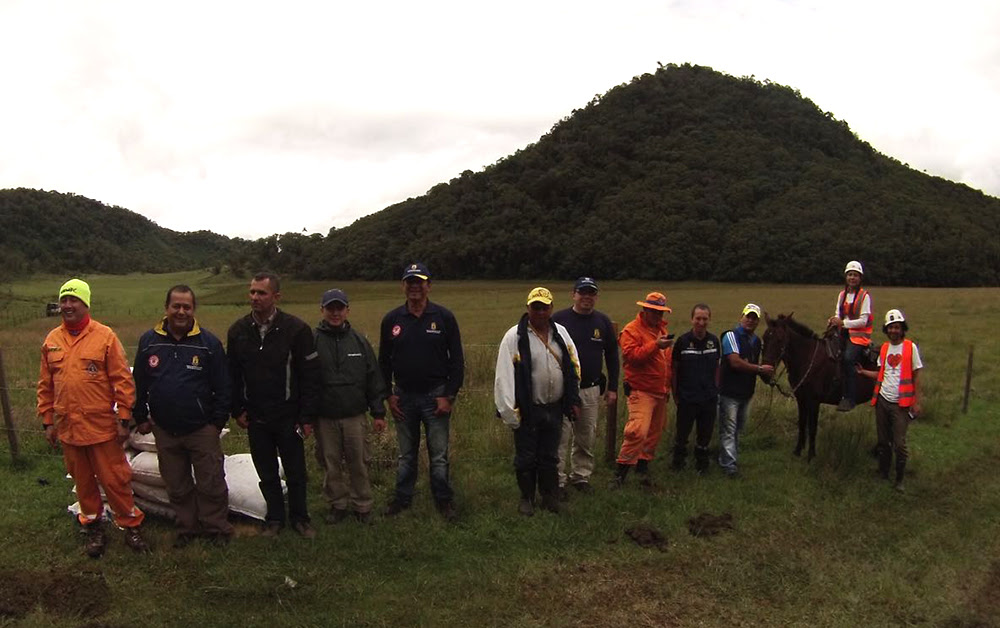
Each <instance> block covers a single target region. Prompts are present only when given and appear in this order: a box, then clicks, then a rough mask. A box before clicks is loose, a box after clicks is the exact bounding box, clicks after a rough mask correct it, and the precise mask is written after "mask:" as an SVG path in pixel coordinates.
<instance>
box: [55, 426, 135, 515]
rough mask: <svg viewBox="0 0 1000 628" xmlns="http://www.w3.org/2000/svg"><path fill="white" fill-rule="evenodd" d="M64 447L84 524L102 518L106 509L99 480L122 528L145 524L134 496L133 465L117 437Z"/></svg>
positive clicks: (66, 461)
mask: <svg viewBox="0 0 1000 628" xmlns="http://www.w3.org/2000/svg"><path fill="white" fill-rule="evenodd" d="M62 450H63V461H65V463H66V470H67V471H69V474H70V475H72V476H73V482H74V483H76V498H77V499H78V500H79V501H80V515H79V517H78V519H79V521H80V523H81V524H82V525H87V524H90V523H93V522H94V520H95V519H99V518H100V517H101V514H102V512H103V510H104V502H103V500H102V499H101V489H100V488H99V487H98V483H100V486H102V487H104V494H105V495H107V497H108V505H110V506H111V510H113V511H114V513H115V523H116V524H118V526H119V527H122V528H134V527H137V526H139V525H140V524H141V523H142V520H143V518H144V516H145V515H143V513H142V511H141V510H139V509H138V508H136V506H135V501H134V497H133V495H132V467H130V466H129V464H128V461H127V460H126V459H125V451H124V450H123V449H122V446H121V444H120V443H119V442H118V441H117V440H114V439H112V440H109V441H105V442H103V443H96V444H94V445H80V446H77V445H69V444H66V443H63V444H62Z"/></svg>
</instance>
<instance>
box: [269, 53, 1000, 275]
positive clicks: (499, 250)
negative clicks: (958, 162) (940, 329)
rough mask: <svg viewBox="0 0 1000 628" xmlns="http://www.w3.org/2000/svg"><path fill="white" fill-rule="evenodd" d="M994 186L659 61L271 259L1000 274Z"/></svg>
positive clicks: (795, 101)
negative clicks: (518, 145)
mask: <svg viewBox="0 0 1000 628" xmlns="http://www.w3.org/2000/svg"><path fill="white" fill-rule="evenodd" d="M998 230H1000V200H997V199H996V198H992V197H989V196H986V195H984V194H982V193H981V192H978V191H976V190H973V189H971V188H969V187H967V186H964V185H959V184H955V183H952V182H949V181H946V180H944V179H940V178H936V177H931V176H927V175H925V174H922V173H919V172H916V171H914V170H912V169H910V168H908V167H906V166H904V165H903V164H901V163H899V162H898V161H896V160H894V159H891V158H889V157H886V156H884V155H881V154H879V153H877V152H876V151H875V150H874V149H872V147H871V146H870V145H868V144H867V143H865V142H863V141H861V140H859V139H858V138H857V137H856V136H855V135H854V134H853V133H852V132H851V130H850V128H849V127H848V125H847V124H846V123H845V122H842V121H838V120H836V119H835V118H834V117H833V115H832V114H830V113H825V112H823V111H822V110H820V109H819V108H818V107H817V106H816V105H815V104H813V103H812V102H811V101H809V100H808V99H805V98H803V97H802V96H801V95H800V94H799V93H798V92H796V91H794V90H792V89H790V88H788V87H784V86H780V85H777V84H774V83H769V82H764V83H761V82H759V81H757V80H755V79H753V78H734V77H731V76H727V75H724V74H720V73H718V72H715V71H713V70H711V69H709V68H703V67H697V66H690V65H685V66H667V67H662V68H660V69H659V70H658V71H657V72H656V73H655V74H646V75H643V76H641V77H636V78H635V79H633V80H632V82H630V83H628V84H625V85H620V86H618V87H615V88H613V89H611V90H610V91H608V92H607V93H606V94H604V95H603V96H601V97H598V98H595V99H594V100H593V101H592V102H591V103H589V104H588V105H587V106H586V107H584V108H583V109H581V110H578V111H574V112H573V114H572V115H571V116H569V117H567V118H565V119H563V120H562V121H560V122H558V123H557V124H556V125H555V126H554V127H553V128H552V130H551V131H550V132H549V133H547V134H546V135H545V136H543V137H542V138H541V139H540V140H539V141H538V142H537V143H535V144H532V145H529V146H527V147H525V148H524V149H523V150H520V151H518V152H517V153H515V154H514V155H511V156H509V157H507V158H505V159H503V160H501V161H499V162H497V163H496V164H494V165H492V166H490V167H487V168H486V169H485V170H483V171H482V172H478V173H472V172H470V171H466V172H463V173H462V174H461V176H459V177H457V178H455V179H453V180H451V181H450V182H449V183H442V184H440V185H437V186H435V187H434V188H432V189H431V190H430V191H429V192H428V193H427V194H425V195H424V196H421V197H419V198H412V199H409V200H407V201H405V202H402V203H399V204H396V205H393V206H391V207H388V208H387V209H385V210H383V211H381V212H378V213H376V214H373V215H370V216H367V217H365V218H362V219H360V220H358V221H356V222H355V223H354V224H352V225H350V226H349V227H347V228H344V229H340V230H337V231H334V232H332V233H331V234H330V235H329V236H328V237H327V238H325V239H322V240H320V241H317V242H315V243H313V244H312V245H311V246H307V247H304V248H303V247H297V248H296V253H295V254H294V255H286V256H284V257H285V259H281V258H282V257H283V256H282V255H276V256H275V257H274V259H273V260H272V261H273V265H275V266H278V267H282V266H285V267H288V268H291V269H294V270H298V271H299V272H304V273H305V274H308V275H310V276H313V277H317V278H318V277H330V278H348V277H351V278H367V279H383V278H394V277H397V276H398V273H399V269H400V268H401V267H402V265H403V264H405V263H406V262H408V261H411V260H423V261H425V262H427V263H428V264H429V265H430V267H431V270H432V271H433V272H434V273H435V274H436V276H438V277H448V278H457V277H465V278H476V277H481V278H528V277H553V278H570V277H575V276H578V275H581V274H593V275H595V276H597V277H607V278H627V277H628V278H640V279H660V280H689V279H690V280H722V281H761V282H829V281H831V280H834V281H835V280H836V278H837V277H838V276H839V273H840V270H841V269H842V268H843V265H844V263H845V262H846V261H847V260H848V259H852V258H857V259H861V260H863V261H864V262H865V264H866V267H867V270H868V277H867V279H868V280H869V281H872V282H874V283H883V284H885V283H892V284H899V285H996V284H998V283H1000V243H998V242H1000V239H998V238H997V237H996V234H997V233H998Z"/></svg>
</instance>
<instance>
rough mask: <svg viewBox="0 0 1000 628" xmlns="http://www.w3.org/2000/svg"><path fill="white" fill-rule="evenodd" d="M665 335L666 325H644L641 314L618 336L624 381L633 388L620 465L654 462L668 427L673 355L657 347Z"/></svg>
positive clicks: (629, 399) (620, 454)
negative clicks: (659, 338) (664, 431)
mask: <svg viewBox="0 0 1000 628" xmlns="http://www.w3.org/2000/svg"><path fill="white" fill-rule="evenodd" d="M666 333H667V324H666V323H664V322H661V323H660V326H659V327H658V328H656V329H653V328H652V327H648V326H646V324H645V323H643V322H642V315H641V313H640V314H637V315H636V317H635V320H634V321H632V322H630V323H629V324H628V325H626V326H625V328H624V329H623V330H622V333H621V334H620V335H619V336H618V345H619V346H620V347H621V350H622V365H623V366H624V369H625V381H626V382H628V384H629V386H630V387H631V389H632V392H631V393H629V396H628V422H627V423H625V433H624V434H623V439H622V448H621V451H619V452H618V464H627V465H634V464H636V463H637V462H638V461H639V460H652V459H653V456H654V455H655V454H656V446H657V444H659V442H660V435H661V434H662V433H663V429H664V428H665V427H666V423H667V399H668V396H669V393H670V366H671V352H670V348H669V347H667V348H666V349H660V348H659V347H657V346H656V339H657V338H658V337H659V336H661V335H663V334H666Z"/></svg>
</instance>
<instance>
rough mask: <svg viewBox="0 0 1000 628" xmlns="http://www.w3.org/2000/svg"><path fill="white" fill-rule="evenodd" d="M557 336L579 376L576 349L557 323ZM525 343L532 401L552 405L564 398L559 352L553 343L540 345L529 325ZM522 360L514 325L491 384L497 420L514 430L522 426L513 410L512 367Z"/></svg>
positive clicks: (514, 400) (514, 403) (563, 328)
mask: <svg viewBox="0 0 1000 628" xmlns="http://www.w3.org/2000/svg"><path fill="white" fill-rule="evenodd" d="M553 325H555V328H556V332H557V333H558V334H559V335H560V336H562V339H563V342H565V343H566V348H567V349H568V350H569V354H570V360H571V361H572V363H573V368H574V369H576V375H577V377H579V376H580V360H579V357H578V355H577V351H576V345H575V344H573V339H572V338H570V336H569V332H568V331H566V328H565V327H563V326H562V325H560V324H559V323H553ZM528 342H529V343H530V347H531V400H532V401H533V402H534V403H539V404H542V403H555V402H557V401H559V400H560V399H562V397H563V372H562V349H560V348H559V345H558V344H557V343H556V342H555V341H554V340H552V338H549V339H548V342H547V343H546V342H543V341H542V339H541V338H539V337H538V334H536V333H535V330H533V329H532V328H531V325H528ZM520 360H521V355H520V352H519V351H518V349H517V325H514V326H513V327H511V328H510V329H508V330H507V333H505V334H504V335H503V339H502V340H501V341H500V350H499V351H498V353H497V368H496V377H495V378H494V381H493V398H494V401H495V402H496V406H497V410H498V411H499V412H500V418H501V419H502V420H503V422H504V423H506V424H507V425H508V426H510V427H513V428H516V427H517V426H519V425H520V424H521V413H520V411H519V410H518V408H517V407H516V405H517V400H516V399H515V393H514V365H515V364H516V363H517V362H519V361H520Z"/></svg>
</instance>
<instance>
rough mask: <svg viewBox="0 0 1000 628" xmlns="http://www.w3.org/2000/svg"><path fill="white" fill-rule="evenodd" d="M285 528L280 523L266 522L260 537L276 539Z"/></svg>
mask: <svg viewBox="0 0 1000 628" xmlns="http://www.w3.org/2000/svg"><path fill="white" fill-rule="evenodd" d="M283 527H285V526H284V525H283V524H282V523H281V522H280V521H266V522H265V523H264V525H263V526H262V527H261V529H260V535H261V536H264V537H267V538H274V537H276V536H278V535H279V534H280V533H281V528H283Z"/></svg>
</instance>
